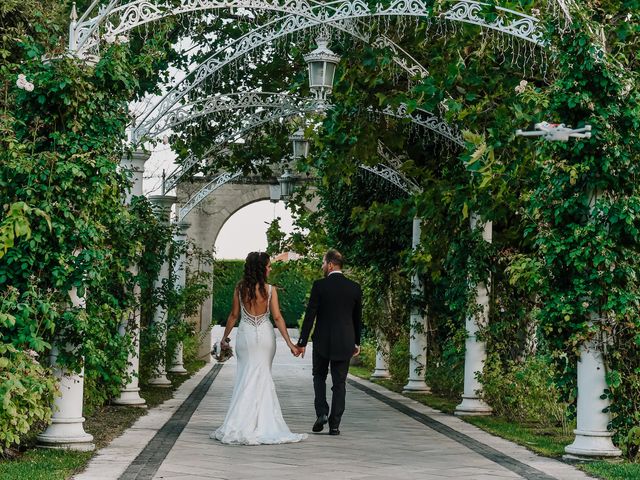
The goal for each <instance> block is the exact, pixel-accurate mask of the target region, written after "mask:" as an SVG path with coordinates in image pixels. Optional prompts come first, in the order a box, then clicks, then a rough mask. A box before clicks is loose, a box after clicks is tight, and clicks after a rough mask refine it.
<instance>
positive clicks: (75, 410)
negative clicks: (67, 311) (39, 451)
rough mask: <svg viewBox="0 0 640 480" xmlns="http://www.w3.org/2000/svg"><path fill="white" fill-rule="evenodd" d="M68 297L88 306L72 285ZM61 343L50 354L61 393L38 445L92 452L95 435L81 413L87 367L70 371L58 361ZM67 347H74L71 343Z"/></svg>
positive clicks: (73, 303) (56, 399)
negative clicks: (85, 425) (77, 370)
mask: <svg viewBox="0 0 640 480" xmlns="http://www.w3.org/2000/svg"><path fill="white" fill-rule="evenodd" d="M69 298H70V299H71V303H72V305H73V306H74V307H75V308H85V301H84V298H80V297H78V290H77V288H76V287H73V288H72V289H71V290H70V291H69ZM58 348H59V347H58V346H57V345H54V346H53V348H52V349H51V356H50V358H49V360H50V363H51V366H52V367H53V374H54V375H55V377H56V378H57V379H58V381H59V382H60V384H59V386H60V393H61V395H60V396H59V397H56V398H55V400H54V401H53V418H52V421H51V425H49V426H48V427H47V429H46V430H45V431H44V432H43V433H41V434H40V435H38V446H39V447H43V448H56V449H67V450H76V451H80V452H89V451H92V450H94V449H95V445H94V444H93V436H92V435H90V434H88V433H86V432H85V431H84V420H85V419H84V417H83V416H82V397H83V390H84V368H82V369H81V370H80V372H79V373H71V372H69V371H67V370H66V369H64V368H62V367H60V366H58V365H57V358H58V353H59V349H58ZM67 348H70V349H73V346H71V345H69V346H68V347H67Z"/></svg>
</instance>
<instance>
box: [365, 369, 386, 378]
mask: <svg viewBox="0 0 640 480" xmlns="http://www.w3.org/2000/svg"><path fill="white" fill-rule="evenodd" d="M390 376H391V374H390V373H389V370H378V369H376V370H374V371H373V373H372V374H371V377H369V378H389V377H390Z"/></svg>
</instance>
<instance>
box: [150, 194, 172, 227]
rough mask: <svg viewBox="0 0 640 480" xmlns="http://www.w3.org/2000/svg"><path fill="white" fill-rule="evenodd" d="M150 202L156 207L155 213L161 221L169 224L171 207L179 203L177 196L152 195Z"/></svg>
mask: <svg viewBox="0 0 640 480" xmlns="http://www.w3.org/2000/svg"><path fill="white" fill-rule="evenodd" d="M148 198H149V201H150V202H151V203H152V205H153V206H154V207H155V209H154V210H155V212H156V215H157V216H158V218H159V219H160V221H162V222H169V215H170V214H171V207H172V206H173V204H174V203H176V202H177V201H178V197H176V196H175V195H150V196H149V197H148Z"/></svg>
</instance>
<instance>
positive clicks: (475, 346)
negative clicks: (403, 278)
mask: <svg viewBox="0 0 640 480" xmlns="http://www.w3.org/2000/svg"><path fill="white" fill-rule="evenodd" d="M480 226H481V225H480V216H479V215H477V214H472V215H471V229H472V230H475V229H476V228H478V227H480ZM492 227H493V226H492V223H491V222H486V223H485V224H484V228H483V230H482V238H483V240H484V241H485V242H491V241H492V235H493V228H492ZM488 283H489V279H487V282H480V283H478V286H477V287H476V288H477V294H476V303H477V304H478V306H479V307H480V308H481V311H480V312H479V313H478V318H476V316H474V315H469V317H467V320H466V328H467V340H466V342H465V352H464V393H463V394H462V402H461V403H460V405H458V406H457V407H456V411H455V414H456V415H490V414H491V411H492V410H491V407H490V406H489V405H487V404H486V403H485V402H484V401H483V400H482V399H481V398H480V395H479V394H480V392H481V391H482V384H481V383H480V381H479V380H478V379H477V378H476V375H477V374H478V372H481V371H482V368H483V367H484V362H485V360H486V358H487V353H486V344H485V342H484V341H481V340H479V339H478V337H477V334H478V331H479V330H480V329H481V328H482V327H484V326H486V325H487V322H488V321H489V285H488Z"/></svg>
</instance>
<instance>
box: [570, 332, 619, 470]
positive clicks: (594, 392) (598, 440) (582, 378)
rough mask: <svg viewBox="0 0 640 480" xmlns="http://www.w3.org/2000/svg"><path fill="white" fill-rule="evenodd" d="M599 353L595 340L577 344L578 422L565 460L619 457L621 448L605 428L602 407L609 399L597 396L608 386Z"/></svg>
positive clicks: (607, 404)
mask: <svg viewBox="0 0 640 480" xmlns="http://www.w3.org/2000/svg"><path fill="white" fill-rule="evenodd" d="M605 372H606V370H605V365H604V359H603V358H602V353H601V352H600V350H599V349H598V347H597V345H596V344H595V343H594V342H588V343H587V344H586V345H582V346H581V347H580V359H579V360H578V412H577V413H578V418H577V420H578V425H577V428H576V429H575V430H574V431H573V433H575V435H576V437H575V439H574V441H573V443H572V444H571V445H568V446H567V447H566V448H565V449H564V451H565V452H567V455H565V456H564V457H565V458H566V459H567V460H589V459H597V458H601V457H609V458H610V457H619V456H620V455H621V454H622V452H621V451H620V450H619V449H618V448H616V447H615V446H614V445H613V442H612V441H611V436H612V435H613V433H612V432H610V431H608V430H607V425H608V424H609V420H610V418H609V414H608V413H603V410H604V409H606V408H607V407H608V406H609V400H608V399H606V398H605V399H602V398H600V396H601V395H602V393H603V392H604V390H605V388H607V382H606V378H605Z"/></svg>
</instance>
